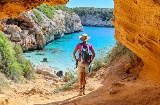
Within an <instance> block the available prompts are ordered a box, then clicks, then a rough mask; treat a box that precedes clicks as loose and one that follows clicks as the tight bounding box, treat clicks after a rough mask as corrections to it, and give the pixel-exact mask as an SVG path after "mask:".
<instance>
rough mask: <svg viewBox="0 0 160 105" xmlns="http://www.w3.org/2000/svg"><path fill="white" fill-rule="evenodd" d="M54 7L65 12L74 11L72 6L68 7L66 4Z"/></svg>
mask: <svg viewBox="0 0 160 105" xmlns="http://www.w3.org/2000/svg"><path fill="white" fill-rule="evenodd" d="M54 8H55V9H56V10H62V11H65V12H67V13H69V14H70V13H73V12H74V11H73V10H72V9H71V8H68V7H66V6H64V5H58V6H54Z"/></svg>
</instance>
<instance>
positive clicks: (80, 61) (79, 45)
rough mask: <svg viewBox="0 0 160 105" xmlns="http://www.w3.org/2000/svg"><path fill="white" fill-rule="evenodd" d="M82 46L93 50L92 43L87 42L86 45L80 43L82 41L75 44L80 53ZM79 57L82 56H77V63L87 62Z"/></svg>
mask: <svg viewBox="0 0 160 105" xmlns="http://www.w3.org/2000/svg"><path fill="white" fill-rule="evenodd" d="M82 46H83V48H84V49H88V48H89V51H92V50H93V47H92V44H89V43H87V44H86V45H82V43H78V44H77V46H76V48H77V49H78V51H79V53H80V52H81V50H82V49H81V48H82ZM87 47H88V48H87ZM81 59H82V58H79V63H78V65H82V64H88V63H86V62H82V60H81Z"/></svg>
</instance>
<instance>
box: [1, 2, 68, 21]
mask: <svg viewBox="0 0 160 105" xmlns="http://www.w3.org/2000/svg"><path fill="white" fill-rule="evenodd" d="M68 1H69V0H0V14H1V15H0V19H2V18H6V17H18V16H19V14H20V13H21V12H25V11H29V10H31V9H33V8H35V7H37V6H39V5H40V4H42V3H47V4H50V5H58V4H66V3H67V2H68Z"/></svg>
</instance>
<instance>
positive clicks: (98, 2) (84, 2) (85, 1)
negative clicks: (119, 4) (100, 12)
mask: <svg viewBox="0 0 160 105" xmlns="http://www.w3.org/2000/svg"><path fill="white" fill-rule="evenodd" d="M67 7H69V8H73V7H95V8H113V7H114V2H113V0H69V2H68V3H67Z"/></svg>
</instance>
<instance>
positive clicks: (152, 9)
mask: <svg viewBox="0 0 160 105" xmlns="http://www.w3.org/2000/svg"><path fill="white" fill-rule="evenodd" d="M114 3H115V6H114V15H115V19H114V20H113V23H114V26H115V28H116V31H115V38H116V39H117V40H118V41H120V42H121V43H122V44H124V45H125V46H127V47H128V48H129V49H131V50H132V51H133V52H135V53H136V54H137V55H138V56H139V57H140V58H141V59H142V60H143V62H144V67H143V70H142V72H141V73H140V78H141V79H142V80H146V81H149V82H156V83H160V35H159V34H160V1H159V0H114Z"/></svg>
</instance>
